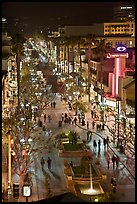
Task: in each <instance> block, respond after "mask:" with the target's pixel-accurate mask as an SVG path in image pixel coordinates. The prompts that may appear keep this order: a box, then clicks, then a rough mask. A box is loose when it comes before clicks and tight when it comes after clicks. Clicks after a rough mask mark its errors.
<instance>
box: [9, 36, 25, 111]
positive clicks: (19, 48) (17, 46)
mask: <svg viewBox="0 0 137 204" xmlns="http://www.w3.org/2000/svg"><path fill="white" fill-rule="evenodd" d="M25 41H26V39H25V38H24V37H23V36H22V35H21V34H15V35H13V36H12V39H11V46H12V52H13V53H15V55H16V64H17V84H18V113H19V109H20V62H21V59H22V56H23V54H24V49H23V48H24V43H25Z"/></svg>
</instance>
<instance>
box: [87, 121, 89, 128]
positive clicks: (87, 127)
mask: <svg viewBox="0 0 137 204" xmlns="http://www.w3.org/2000/svg"><path fill="white" fill-rule="evenodd" d="M87 129H89V121H87Z"/></svg>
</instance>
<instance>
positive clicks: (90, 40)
mask: <svg viewBox="0 0 137 204" xmlns="http://www.w3.org/2000/svg"><path fill="white" fill-rule="evenodd" d="M96 43H97V40H96V36H95V35H93V34H89V35H88V36H86V42H85V45H86V46H88V96H89V102H90V85H91V80H90V79H91V72H90V59H91V49H92V48H94V47H95V46H96Z"/></svg>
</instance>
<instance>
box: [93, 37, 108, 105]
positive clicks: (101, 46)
mask: <svg viewBox="0 0 137 204" xmlns="http://www.w3.org/2000/svg"><path fill="white" fill-rule="evenodd" d="M107 51H108V46H106V44H105V39H100V41H98V44H97V46H96V47H95V48H94V49H92V56H93V57H95V58H98V59H99V61H100V83H101V102H103V101H104V98H103V70H102V62H103V59H104V58H105V57H106V54H107Z"/></svg>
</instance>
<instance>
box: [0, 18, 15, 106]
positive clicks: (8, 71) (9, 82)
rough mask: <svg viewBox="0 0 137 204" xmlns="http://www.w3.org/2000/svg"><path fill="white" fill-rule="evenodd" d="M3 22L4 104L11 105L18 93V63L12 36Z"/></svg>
mask: <svg viewBox="0 0 137 204" xmlns="http://www.w3.org/2000/svg"><path fill="white" fill-rule="evenodd" d="M5 21H6V19H4V24H2V26H3V27H2V31H3V32H2V104H3V107H4V106H6V107H9V106H10V104H11V103H12V102H13V100H14V97H15V96H16V95H17V72H16V63H15V59H14V57H13V56H11V43H10V40H11V37H9V36H7V32H6V29H5V28H6V27H5Z"/></svg>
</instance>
